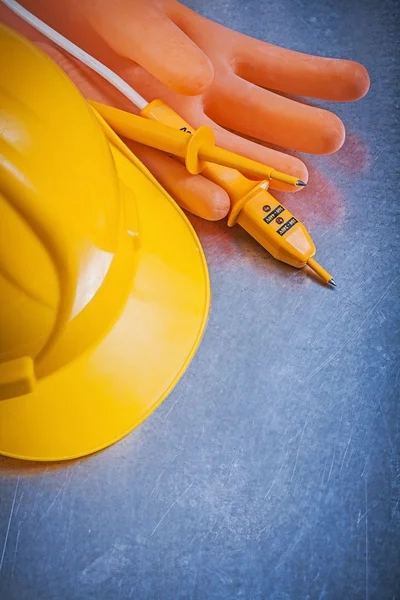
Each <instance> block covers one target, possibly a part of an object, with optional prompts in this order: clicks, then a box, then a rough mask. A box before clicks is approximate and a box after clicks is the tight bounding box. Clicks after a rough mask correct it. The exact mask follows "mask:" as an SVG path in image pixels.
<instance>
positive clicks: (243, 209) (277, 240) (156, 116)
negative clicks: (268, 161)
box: [140, 99, 333, 283]
mask: <svg viewBox="0 0 400 600" xmlns="http://www.w3.org/2000/svg"><path fill="white" fill-rule="evenodd" d="M140 114H141V115H142V116H143V117H145V118H147V119H150V120H152V121H158V122H160V123H163V124H164V125H169V126H170V127H173V128H175V129H180V130H181V131H184V132H185V133H187V134H189V135H192V134H194V135H195V134H196V132H195V130H194V129H192V128H191V126H190V125H189V124H188V123H186V122H185V121H184V120H183V119H182V118H181V117H180V116H179V115H178V114H177V113H176V112H175V111H173V110H172V109H171V108H170V107H169V106H168V105H166V104H164V102H162V101H161V100H158V99H157V100H153V101H152V102H150V103H149V104H148V105H147V106H146V107H145V108H144V109H143V110H142V111H141V113H140ZM202 174H203V175H204V176H205V177H207V178H208V179H210V180H211V181H214V182H215V183H217V184H218V185H219V186H221V187H222V188H223V189H224V190H225V191H226V192H227V193H228V194H229V197H230V200H231V203H232V207H231V211H230V214H229V218H228V225H229V226H230V227H233V226H234V225H235V224H236V223H239V225H241V226H242V227H243V228H244V229H245V230H246V231H247V232H248V233H249V234H250V235H251V236H253V237H254V238H255V239H256V240H257V241H258V242H259V243H260V244H261V245H262V246H263V247H264V248H265V249H266V250H267V251H268V252H270V253H271V254H272V256H274V257H275V258H276V259H278V260H281V261H283V262H285V263H287V264H289V265H291V266H293V267H297V268H302V267H304V266H305V265H306V264H308V266H309V267H310V268H311V269H313V270H314V271H315V272H316V273H317V274H318V275H319V276H320V277H321V278H322V279H323V280H324V281H325V283H328V282H329V283H333V280H332V275H330V273H328V271H326V270H325V269H324V268H323V267H321V265H319V264H318V263H317V261H316V260H314V259H313V258H312V257H313V256H314V254H315V246H314V243H313V242H312V240H311V238H310V236H309V234H308V232H307V230H306V228H305V227H304V225H302V223H300V222H299V221H297V219H296V218H295V217H294V216H293V215H292V214H291V213H290V212H289V211H288V210H287V209H285V208H284V207H283V206H282V205H280V204H279V202H278V201H277V200H276V199H275V198H274V197H273V196H272V195H271V194H270V193H269V192H268V191H267V190H268V186H269V183H268V181H258V182H256V181H252V180H250V179H247V178H246V177H244V176H243V175H242V174H241V173H239V171H237V170H235V169H232V168H229V167H223V166H220V165H217V164H214V163H211V162H206V163H205V165H204V168H203V171H202ZM267 207H269V209H268V210H266V209H267ZM278 207H279V208H278ZM276 209H277V210H276ZM275 210H276V212H274V211H275ZM271 215H272V217H274V218H272V217H271ZM276 219H278V221H277V220H276Z"/></svg>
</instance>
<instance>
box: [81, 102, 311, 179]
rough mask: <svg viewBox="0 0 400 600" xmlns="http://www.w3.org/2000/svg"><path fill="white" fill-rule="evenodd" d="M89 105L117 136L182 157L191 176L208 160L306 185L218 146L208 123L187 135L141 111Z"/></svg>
mask: <svg viewBox="0 0 400 600" xmlns="http://www.w3.org/2000/svg"><path fill="white" fill-rule="evenodd" d="M90 104H91V105H92V106H93V107H94V108H95V109H96V110H97V111H98V112H99V113H100V114H101V116H102V117H103V119H104V120H105V121H106V122H107V123H108V124H109V125H110V126H111V127H112V128H113V129H114V131H116V132H117V133H118V134H119V135H121V136H124V137H127V138H128V139H131V140H134V141H136V142H140V143H141V144H146V145H147V146H151V147H152V148H157V149H158V150H162V151H164V152H168V153H170V154H174V155H175V156H178V157H180V158H184V159H185V164H186V168H187V170H188V171H189V173H191V174H192V175H196V174H198V173H201V171H203V169H204V167H205V164H206V161H209V162H213V163H216V164H218V165H224V166H226V167H230V168H234V169H237V170H238V171H241V172H242V173H246V174H247V175H251V176H255V177H260V178H262V179H276V180H278V181H283V182H284V183H288V184H290V185H293V186H297V185H301V186H304V185H306V184H305V183H304V182H302V181H300V180H299V179H297V178H296V177H293V175H288V174H287V173H281V172H280V171H276V170H275V169H273V168H272V167H268V166H267V165H263V164H262V163H259V162H256V161H255V160H251V159H250V158H246V157H245V156H241V155H240V154H235V152H231V151H230V150H225V148H219V147H218V146H216V145H215V138H214V132H213V130H212V128H211V127H208V126H207V125H203V126H202V127H199V128H198V129H196V131H193V134H192V135H190V136H187V135H185V133H186V132H185V131H184V130H183V129H181V128H180V129H179V130H177V129H176V128H174V127H171V126H170V125H169V126H167V125H166V124H164V123H163V122H160V121H158V120H155V119H151V120H149V119H143V118H142V117H143V116H145V115H144V112H143V111H142V113H141V117H138V116H137V115H133V114H131V113H129V112H126V111H123V110H119V109H118V108H113V107H112V106H106V105H105V104H100V103H99V102H94V101H91V102H90ZM144 110H146V109H144Z"/></svg>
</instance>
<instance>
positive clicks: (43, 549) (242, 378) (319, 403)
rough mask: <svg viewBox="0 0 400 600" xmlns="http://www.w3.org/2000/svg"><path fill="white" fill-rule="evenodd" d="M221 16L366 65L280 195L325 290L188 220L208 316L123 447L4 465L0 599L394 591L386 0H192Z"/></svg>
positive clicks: (394, 8) (397, 513)
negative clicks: (297, 190)
mask: <svg viewBox="0 0 400 600" xmlns="http://www.w3.org/2000/svg"><path fill="white" fill-rule="evenodd" d="M190 5H191V6H192V7H193V8H196V9H197V10H199V11H200V12H202V13H204V14H206V15H207V16H209V17H212V18H214V19H216V20H218V21H220V22H222V23H224V24H226V25H228V26H231V27H233V28H236V29H239V30H241V31H243V32H245V33H248V34H251V35H254V36H256V37H259V38H264V39H267V40H269V41H271V42H274V43H278V44H281V45H284V46H287V47H291V48H294V49H297V50H300V51H308V52H311V53H316V54H322V55H330V56H342V57H344V58H352V59H356V60H360V61H361V62H363V63H364V64H365V65H366V66H367V68H368V69H369V71H370V74H371V80H372V89H371V91H370V93H369V95H368V96H367V97H366V98H365V99H363V100H362V101H360V102H358V103H354V104H348V105H337V106H335V107H334V108H335V110H336V112H337V113H338V114H339V115H340V116H341V117H342V118H343V120H344V122H345V124H346V125H347V129H348V138H347V141H346V143H345V146H344V148H343V149H342V150H341V151H340V152H339V153H338V154H337V155H334V156H331V157H320V158H315V157H305V159H306V161H307V164H308V165H309V167H310V173H311V183H310V185H309V187H308V189H307V191H304V192H302V194H301V195H300V194H298V195H297V196H296V197H295V198H294V199H291V200H290V207H291V208H292V210H293V211H295V213H296V214H298V215H299V216H300V217H301V218H303V219H304V221H305V222H306V224H307V226H308V228H309V230H310V231H311V232H312V235H313V238H314V240H315V242H316V244H317V247H318V257H319V259H320V261H321V262H322V263H323V264H324V265H325V266H326V267H327V268H329V269H330V270H331V271H332V272H333V274H334V276H335V279H336V280H337V282H338V288H337V290H329V289H326V287H324V286H321V285H319V284H318V283H317V281H316V280H315V279H312V278H311V277H309V276H307V275H306V274H304V273H301V272H297V271H294V270H292V269H290V268H289V267H285V266H282V265H280V264H277V263H276V262H274V261H273V260H272V259H270V258H268V256H266V255H265V253H264V252H263V251H262V250H261V249H260V248H259V247H257V245H256V244H255V243H253V242H252V241H251V240H250V239H249V238H248V237H247V236H246V235H245V234H244V233H243V232H241V231H240V230H239V229H235V230H234V231H228V230H227V229H226V228H225V226H224V225H223V224H220V225H218V224H206V223H201V222H200V221H199V220H196V219H193V222H194V223H195V226H196V227H197V229H198V231H199V232H200V235H201V239H202V241H203V243H204V247H205V251H206V254H207V258H208V261H209V266H210V273H211V280H212V290H213V307H212V312H211V318H210V322H209V326H208V329H207V333H206V335H205V338H204V341H203V343H202V345H201V348H200V350H199V352H198V354H197V356H196V358H195V359H194V361H193V363H192V365H191V366H190V368H189V370H188V372H187V373H186V375H185V376H184V378H183V379H182V381H181V382H180V384H179V385H178V387H177V388H176V389H175V390H174V392H173V393H172V394H171V395H170V396H169V398H168V399H167V400H166V401H165V402H164V403H163V405H162V406H161V407H160V408H159V409H158V410H157V411H156V412H155V413H154V414H153V415H152V416H151V417H150V418H149V419H148V420H147V421H146V422H145V423H144V425H142V426H141V427H140V428H139V429H138V430H137V431H136V432H134V433H133V434H132V435H131V436H129V437H128V438H127V439H125V440H124V441H122V442H121V443H119V444H117V445H115V446H114V447H112V448H110V449H108V450H107V451H105V452H102V453H100V454H98V455H96V456H93V457H91V458H88V459H86V460H82V461H77V462H76V463H74V464H69V465H66V466H61V467H60V466H51V465H50V466H37V465H23V464H20V463H18V462H17V461H11V460H8V459H2V461H1V462H0V475H1V477H2V480H1V504H0V514H1V519H0V598H1V599H2V600H25V599H29V600H34V599H39V600H91V599H93V600H102V599H117V598H120V599H128V598H133V599H137V600H142V599H143V600H144V599H150V600H151V599H153V598H162V599H165V600H169V599H181V598H182V599H186V598H193V599H203V598H215V599H231V598H244V599H246V600H253V599H270V600H275V599H276V600H292V599H300V598H301V599H305V598H308V599H314V598H315V599H325V600H328V599H329V600H336V599H338V598H346V599H349V600H350V599H354V600H356V599H359V598H365V599H367V600H373V599H379V600H386V599H387V600H394V599H398V598H400V559H399V548H400V538H399V532H400V510H399V498H400V457H399V440H400V437H399V422H400V421H399V416H400V415H399V379H400V363H399V349H400V339H399V327H400V324H399V314H400V313H399V309H400V302H399V297H400V296H399V281H400V280H399V279H398V276H399V271H398V259H399V246H400V244H399V200H398V193H397V186H398V177H399V158H398V147H399V117H398V108H399V95H398V92H399V89H398V75H399V70H398V69H399V67H398V65H399V45H398V42H399V34H398V33H397V31H396V27H397V23H398V13H399V11H398V3H397V2H389V1H388V0H384V1H383V2H380V3H378V2H377V1H369V2H363V1H361V0H357V1H353V2H350V3H347V2H345V1H344V0H340V1H339V2H338V0H328V1H325V2H319V1H318V0H311V1H309V2H305V1H302V0H296V1H293V0H281V1H280V2H275V3H274V2H272V3H264V2H241V0H226V1H225V2H223V3H222V2H216V1H214V2H208V1H207V2H206V1H205V0H203V1H200V0H191V1H190Z"/></svg>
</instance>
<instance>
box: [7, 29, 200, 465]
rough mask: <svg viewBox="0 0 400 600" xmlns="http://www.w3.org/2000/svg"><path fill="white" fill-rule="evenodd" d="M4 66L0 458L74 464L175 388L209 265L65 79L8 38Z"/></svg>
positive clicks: (156, 189) (163, 196)
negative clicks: (64, 460)
mask: <svg viewBox="0 0 400 600" xmlns="http://www.w3.org/2000/svg"><path fill="white" fill-rule="evenodd" d="M0 54H1V55H2V56H7V61H0V82H1V83H0V105H1V111H0V334H1V335H0V397H1V398H3V399H2V400H1V401H0V453H1V454H4V455H7V456H13V457H16V458H24V459H29V460H63V459H69V458H76V457H79V456H83V455H85V454H89V453H92V452H95V451H97V450H100V449H102V448H104V447H106V446H108V445H110V444H112V443H113V442H115V441H117V440H119V439H121V438H122V437H123V436H125V435H126V434H127V433H129V432H130V431H131V430H132V429H133V428H134V427H136V426H137V425H138V424H139V423H140V422H141V421H143V420H144V419H145V418H146V417H147V416H148V414H149V413H150V412H151V411H152V410H154V408H155V407H156V406H157V405H158V404H159V403H160V402H161V401H162V400H163V398H164V397H165V396H166V395H167V393H168V392H169V391H170V389H171V388H172V387H173V386H174V385H175V384H176V382H177V380H178V379H179V377H180V375H181V374H182V373H183V371H184V370H185V368H186V366H187V364H188V363H189V361H190V359H191V357H192V356H193V354H194V352H195V350H196V348H197V347H198V344H199V342H200V340H201V336H202V333H203V330H204V327H205V323H206V319H207V314H208V308H209V281H208V273H207V267H206V263H205V259H204V255H203V252H202V249H201V246H200V243H199V241H198V239H197V237H196V235H195V233H194V231H193V229H192V228H191V226H190V224H189V222H188V221H187V219H186V218H185V216H184V215H183V213H182V212H181V211H180V209H179V208H178V207H177V206H176V204H175V203H174V202H173V201H172V199H171V198H170V197H169V196H168V195H167V193H166V192H165V191H164V190H163V189H162V187H161V186H160V185H159V184H158V183H157V182H156V181H155V180H154V178H153V177H152V176H151V174H150V173H149V172H148V171H147V170H146V169H145V167H144V166H143V165H142V164H141V163H140V161H139V160H138V159H137V158H136V157H135V156H134V155H133V154H132V153H131V152H130V151H129V149H128V148H127V147H126V146H125V145H124V144H123V142H122V141H121V140H120V139H119V138H118V136H116V135H115V134H114V132H113V131H112V130H111V129H110V128H109V127H108V125H107V124H106V123H105V122H104V121H103V120H102V118H101V117H100V116H99V115H97V114H96V113H95V112H94V111H93V110H92V109H91V108H90V106H89V105H88V104H87V103H86V101H85V100H84V99H83V97H82V96H81V95H80V93H79V92H78V90H77V89H76V88H75V87H74V85H73V84H72V83H71V82H70V80H69V79H68V78H67V77H66V76H65V75H64V73H63V72H62V71H61V70H60V69H59V68H58V67H57V66H56V65H55V64H54V63H53V62H52V61H51V60H50V59H49V58H48V57H47V56H46V55H44V54H43V53H42V52H41V51H39V50H38V49H37V48H36V47H35V46H33V45H32V44H31V43H30V42H28V41H27V40H26V39H24V38H22V37H21V36H19V35H17V34H16V33H15V32H13V31H12V30H11V29H8V28H6V27H4V26H1V25H0ZM28 73H29V74H31V76H29V77H28V76H27V74H28Z"/></svg>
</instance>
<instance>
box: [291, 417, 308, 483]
mask: <svg viewBox="0 0 400 600" xmlns="http://www.w3.org/2000/svg"><path fill="white" fill-rule="evenodd" d="M307 424H308V415H307V418H306V421H305V423H304V425H303V428H302V430H301V434H300V439H299V443H298V446H297V453H296V460H295V463H294V467H293V471H292V477H291V479H290V481H293V477H294V475H295V473H296V469H297V461H298V460H299V453H300V446H301V440H302V439H303V435H304V430H305V428H306V427H307Z"/></svg>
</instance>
